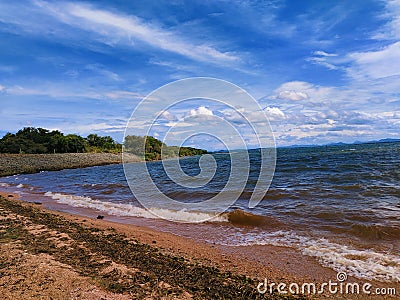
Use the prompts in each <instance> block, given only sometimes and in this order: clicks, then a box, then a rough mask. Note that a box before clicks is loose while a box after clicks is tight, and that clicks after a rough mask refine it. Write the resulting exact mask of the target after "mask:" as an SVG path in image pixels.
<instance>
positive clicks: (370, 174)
mask: <svg viewBox="0 0 400 300" xmlns="http://www.w3.org/2000/svg"><path fill="white" fill-rule="evenodd" d="M259 154H260V151H259V150H250V151H249V156H250V172H249V175H248V174H243V176H246V178H247V183H246V186H245V188H244V190H243V191H242V193H241V195H240V197H239V199H238V200H237V201H236V202H235V203H234V204H233V205H232V206H231V207H230V209H229V211H230V213H229V211H228V213H223V214H219V213H220V211H219V207H218V206H213V207H209V206H204V207H202V206H201V205H200V206H196V210H195V211H190V210H174V209H173V207H171V206H169V207H167V208H166V207H162V205H161V204H160V203H158V202H157V201H154V203H153V206H152V209H154V210H155V211H156V212H157V209H159V210H160V211H161V210H163V213H164V214H165V213H167V214H168V216H169V219H172V220H177V221H190V222H196V221H199V220H203V219H204V217H205V216H208V217H213V218H212V219H210V220H209V221H208V222H206V223H201V224H186V225H185V230H186V231H196V230H198V228H201V230H200V231H199V232H198V233H197V234H196V237H197V238H199V239H202V240H204V241H206V242H212V243H216V244H221V245H228V246H243V245H265V244H273V245H284V246H290V247H294V248H297V249H299V250H300V251H301V252H302V253H304V254H305V255H310V256H314V257H316V258H317V259H318V260H319V261H320V262H321V263H322V264H323V265H325V266H328V267H331V268H333V269H335V270H337V271H346V272H347V273H348V274H349V275H354V276H357V277H360V278H366V279H375V280H382V281H397V282H400V254H399V253H400V143H371V144H355V145H343V146H323V147H307V148H280V149H278V150H277V162H276V171H275V175H274V177H273V180H272V183H271V186H270V188H269V190H268V192H267V193H266V195H265V197H264V198H263V200H262V201H261V202H260V203H259V204H258V205H257V206H256V207H255V208H253V209H249V208H248V203H249V198H250V196H251V193H252V191H253V189H254V186H255V184H256V182H257V180H262V179H260V178H259V168H260V161H259V159H260V155H259ZM213 156H214V159H215V166H216V172H215V174H214V176H213V177H212V179H211V180H210V181H209V182H208V183H207V184H205V185H204V186H201V187H198V188H188V187H184V186H180V185H178V184H176V183H175V182H174V181H173V180H171V179H170V178H169V177H168V176H167V174H166V173H165V170H164V169H163V164H162V163H161V162H150V163H147V169H148V170H149V174H150V175H151V178H152V180H153V182H154V183H155V185H156V186H157V188H158V189H159V190H160V191H161V192H162V193H163V194H165V195H167V196H168V197H170V198H173V199H175V200H176V201H179V202H182V203H202V202H203V201H205V200H207V199H211V198H212V197H214V196H215V195H217V194H218V193H219V192H220V191H221V190H222V189H223V188H224V186H225V185H226V184H227V182H228V179H229V176H230V175H231V172H232V170H231V163H230V155H229V154H228V153H222V154H221V153H220V154H213ZM199 159H200V158H199V157H190V158H184V159H181V160H180V166H181V168H182V170H183V171H184V173H185V174H186V175H189V178H190V176H192V177H193V180H195V176H196V175H198V174H199V173H200V168H199ZM131 168H133V169H134V168H135V165H132V166H131ZM137 177H138V180H139V179H140V177H141V174H137ZM189 180H190V179H189ZM135 182H136V183H137V182H139V181H135ZM0 185H1V186H3V187H7V189H9V190H14V191H19V192H20V193H22V194H24V195H29V194H35V195H36V196H38V195H40V196H41V197H43V198H47V199H49V200H52V201H54V202H56V203H59V204H64V205H67V206H68V207H71V211H74V212H76V209H79V208H80V209H88V208H90V209H96V210H97V211H98V212H99V213H107V214H108V215H112V216H120V217H124V218H130V217H131V218H147V219H155V218H157V216H155V215H154V214H152V213H149V212H148V211H147V210H146V209H144V208H143V207H142V206H141V204H140V203H139V202H138V201H137V199H136V198H135V197H134V196H133V194H132V192H131V190H130V188H129V186H128V183H127V181H126V178H125V174H124V170H123V167H122V165H109V166H99V167H91V168H84V169H70V170H62V171H54V172H41V173H37V174H29V175H15V176H10V177H3V178H0ZM143 191H144V193H148V195H147V194H145V196H146V195H147V196H148V197H147V200H148V202H149V203H152V202H151V201H152V200H151V199H152V198H153V197H154V195H153V194H152V193H153V192H154V191H151V190H149V191H148V192H146V186H143ZM158 206H159V207H158ZM72 208H73V209H72ZM232 211H235V212H232ZM243 212H249V213H251V215H247V214H244V213H243ZM176 233H177V234H179V232H176ZM189 235H190V234H189Z"/></svg>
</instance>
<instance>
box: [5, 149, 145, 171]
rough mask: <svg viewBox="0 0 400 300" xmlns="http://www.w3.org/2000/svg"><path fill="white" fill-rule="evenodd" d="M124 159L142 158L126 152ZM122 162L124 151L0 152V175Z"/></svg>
mask: <svg viewBox="0 0 400 300" xmlns="http://www.w3.org/2000/svg"><path fill="white" fill-rule="evenodd" d="M124 161H129V162H139V161H140V158H139V157H137V156H135V155H128V154H124ZM121 163H122V153H119V154H115V153H54V154H5V153H0V177H4V176H11V175H16V174H31V173H38V172H41V171H59V170H63V169H77V168H86V167H93V166H103V165H111V164H121Z"/></svg>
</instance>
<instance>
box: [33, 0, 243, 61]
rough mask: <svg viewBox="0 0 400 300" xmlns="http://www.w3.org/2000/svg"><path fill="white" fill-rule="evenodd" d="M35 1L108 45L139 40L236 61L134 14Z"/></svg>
mask: <svg viewBox="0 0 400 300" xmlns="http://www.w3.org/2000/svg"><path fill="white" fill-rule="evenodd" d="M35 4H36V5H38V6H39V7H41V9H42V10H43V11H45V12H47V13H48V14H49V15H52V16H54V17H56V18H57V19H58V20H59V21H61V22H63V23H65V24H68V25H70V26H72V27H76V28H80V29H83V30H85V31H87V32H92V33H94V34H96V35H97V36H98V37H101V39H100V41H102V42H104V43H108V44H110V45H114V44H117V43H123V44H125V45H127V46H129V47H135V48H137V47H138V44H137V43H142V44H147V45H149V46H151V47H154V48H158V49H160V50H165V51H169V52H173V53H176V54H179V55H182V56H185V57H188V58H191V59H194V60H197V61H205V62H211V63H218V64H222V63H232V62H235V61H239V60H240V59H239V57H237V56H236V55H234V54H233V53H230V52H222V51H219V50H218V49H216V48H215V47H214V46H213V45H211V44H209V43H199V42H196V41H193V40H190V38H188V37H186V38H185V37H183V36H182V35H181V34H180V33H179V32H177V31H174V30H169V29H166V28H163V27H162V26H160V25H156V24H154V23H150V22H146V21H145V20H143V19H140V18H138V17H136V16H134V15H126V14H121V13H118V14H117V13H114V12H110V11H107V10H103V9H97V8H95V7H92V6H89V5H86V4H81V3H69V2H62V3H60V2H57V3H49V2H44V1H35Z"/></svg>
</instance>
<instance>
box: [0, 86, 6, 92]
mask: <svg viewBox="0 0 400 300" xmlns="http://www.w3.org/2000/svg"><path fill="white" fill-rule="evenodd" d="M4 89H5V87H4V86H2V85H1V84H0V92H1V91H3V90H4Z"/></svg>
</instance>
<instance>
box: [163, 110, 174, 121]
mask: <svg viewBox="0 0 400 300" xmlns="http://www.w3.org/2000/svg"><path fill="white" fill-rule="evenodd" d="M160 117H161V118H163V119H166V120H168V121H175V120H177V117H176V116H175V115H173V114H171V113H170V112H169V111H163V112H162V113H161V115H160Z"/></svg>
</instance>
